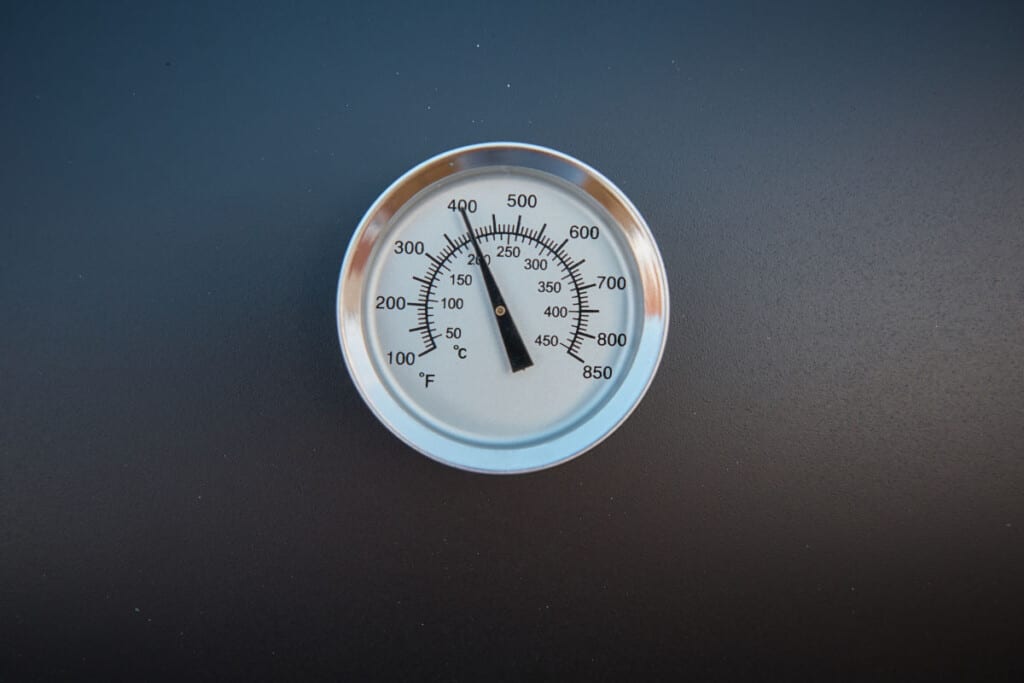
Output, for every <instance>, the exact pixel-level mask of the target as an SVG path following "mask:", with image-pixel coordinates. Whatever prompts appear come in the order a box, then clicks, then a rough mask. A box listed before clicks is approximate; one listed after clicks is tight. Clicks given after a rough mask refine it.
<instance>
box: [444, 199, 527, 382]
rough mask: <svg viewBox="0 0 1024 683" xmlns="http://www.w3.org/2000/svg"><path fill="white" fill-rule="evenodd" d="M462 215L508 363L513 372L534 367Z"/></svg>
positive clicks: (467, 222)
mask: <svg viewBox="0 0 1024 683" xmlns="http://www.w3.org/2000/svg"><path fill="white" fill-rule="evenodd" d="M459 211H460V212H461V213H462V220H463V222H465V224H466V230H468V231H469V239H470V241H472V242H473V249H475V250H476V261H477V263H479V264H480V272H481V273H483V275H484V284H486V285H487V296H489V297H490V298H491V310H493V311H494V320H495V322H497V323H498V331H499V332H501V341H502V342H504V344H505V353H507V354H508V363H509V365H511V366H512V372H519V371H520V370H525V369H526V368H528V367H530V366H531V365H533V360H532V359H531V358H530V352H529V351H527V350H526V344H524V343H523V338H522V337H521V336H519V330H518V329H517V328H516V324H515V323H514V322H513V321H512V313H511V312H510V311H509V310H508V305H507V304H506V303H505V298H504V297H503V296H502V295H501V290H500V289H498V283H497V282H495V281H494V275H493V274H492V273H491V267H490V266H488V265H487V259H485V258H484V253H483V252H482V251H481V250H480V243H479V242H477V240H476V235H474V234H473V226H472V225H470V222H469V216H468V215H467V214H466V210H465V209H459Z"/></svg>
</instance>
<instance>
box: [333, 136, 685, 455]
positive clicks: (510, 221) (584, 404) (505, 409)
mask: <svg viewBox="0 0 1024 683" xmlns="http://www.w3.org/2000/svg"><path fill="white" fill-rule="evenodd" d="M668 312H669V308H668V285H667V281H666V277H665V268H664V265H663V263H662V259H661V255H660V253H659V252H658V248H657V246H656V245H655V242H654V239H653V237H652V235H651V232H650V230H649V229H648V227H647V224H646V223H645V222H644V219H643V218H642V217H641V215H640V213H639V212H638V211H637V209H636V208H635V207H634V206H633V204H632V203H631V202H630V201H629V199H627V198H626V196H625V195H624V194H623V193H622V192H621V191H620V190H619V189H618V188H616V187H615V186H614V185H613V184H612V183H611V182H610V181H609V180H608V179H606V178H605V177H604V176H603V175H601V174H600V173H598V172H597V171H595V170H594V169H592V168H590V167H589V166H587V165H586V164H584V163H582V162H580V161H578V160H576V159H574V158H572V157H570V156H568V155H565V154H562V153H560V152H556V151H554V150H551V149H546V148H543V147H538V146H534V145H527V144H520V143H507V142H500V143H487V144H480V145H473V146H470V147H462V148H459V149H455V150H452V151H449V152H445V153H443V154H440V155H438V156H436V157H434V158H432V159H429V160H427V161H425V162H423V163H422V164H420V165H419V166H416V167H415V168H413V169H412V170H410V171H409V172H407V173H406V174H405V175H403V176H402V177H401V178H399V179H398V180H397V181H395V182H394V183H393V184H392V185H391V187H389V188H388V189H387V190H385V191H384V193H383V194H382V195H381V196H380V197H379V198H378V199H377V201H376V202H374V204H373V205H372V206H371V207H370V209H369V211H367V213H366V215H365V216H364V217H363V219H362V222H361V223H360V224H359V227H358V228H357V229H356V232H355V234H354V236H353V237H352V241H351V243H350V244H349V247H348V251H347V253H346V255H345V260H344V263H343V264H342V268H341V276H340V278H339V283H338V299H337V316H338V334H339V337H340V339H341V347H342V351H343V354H344V357H345V362H346V365H347V366H348V370H349V373H350V374H351V376H352V379H353V381H354V382H355V384H356V386H357V387H358V389H359V392H360V394H361V395H362V397H363V398H364V399H365V401H366V403H367V404H368V405H369V406H370V408H371V410H372V411H373V412H374V414H376V416H377V417H378V418H379V419H380V420H381V422H383V423H384V425H385V426H387V428H388V429H390V430H391V431H392V432H393V433H394V434H395V435H396V436H398V437H399V438H400V439H402V440H403V441H404V442H405V443H407V444H408V445H409V446H411V447H413V448H415V449H416V450H418V451H420V452H421V453H423V454H425V455H427V456H429V457H431V458H434V459H435V460H438V461H440V462H443V463H446V464H448V465H452V466H454V467H459V468H462V469H467V470H473V471H477V472H488V473H516V472H528V471H532V470H537V469H542V468H545V467H550V466H552V465H556V464H558V463H561V462H565V461H566V460H569V459H571V458H573V457H575V456H577V455H579V454H581V453H583V452H584V451H586V450H588V449H589V448H591V447H593V446H594V445H596V444H597V443H599V442H600V441H601V440H603V439H604V438H605V437H607V436H608V435H609V434H610V433H612V432H613V431H614V430H615V429H616V428H617V427H618V426H619V425H620V424H621V423H622V421H623V420H625V419H626V417H628V416H629V414H630V413H631V412H632V411H633V409H634V408H635V407H636V405H637V404H638V402H639V401H640V399H641V398H642V397H643V395H644V393H645V391H646V390H647V387H648V385H649V384H650V382H651V379H652V378H653V376H654V373H655V371H656V370H657V367H658V364H659V362H660V360H661V355H662V350H663V348H664V345H665V339H666V334H667V331H668Z"/></svg>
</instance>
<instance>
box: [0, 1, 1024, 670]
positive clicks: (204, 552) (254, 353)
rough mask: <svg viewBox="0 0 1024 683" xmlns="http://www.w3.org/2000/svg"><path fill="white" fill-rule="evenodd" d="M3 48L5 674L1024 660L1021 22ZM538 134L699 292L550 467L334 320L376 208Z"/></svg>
mask: <svg viewBox="0 0 1024 683" xmlns="http://www.w3.org/2000/svg"><path fill="white" fill-rule="evenodd" d="M820 5H827V7H822V6H820ZM892 5H897V6H896V7H893V6H892ZM0 26H2V27H3V28H2V29H0V37H2V39H0V64H2V69H0V94H2V96H0V150H2V151H0V153H2V159H3V161H2V163H0V679H3V680H12V681H14V680H28V679H36V678H41V677H42V678H47V677H63V676H66V677H69V678H76V679H82V678H83V677H84V676H86V675H105V676H109V677H113V678H122V677H132V678H134V679H137V680H146V679H159V678H190V679H194V678H222V677H225V676H252V677H264V676H267V675H271V676H275V675H276V676H281V677H285V676H288V677H291V678H293V679H314V678H349V679H350V680H361V679H364V678H367V677H372V676H374V675H379V676H385V677H389V678H407V679H417V678H424V679H438V680H485V679H488V678H507V679H523V678H526V677H530V676H533V677H553V678H561V679H564V678H569V677H580V678H583V677H587V678H602V677H609V678H624V677H626V676H627V675H630V676H631V677H633V678H634V679H635V678H644V677H647V678H650V677H651V675H653V674H666V675H671V674H678V673H687V674H691V675H693V676H695V677H701V678H730V677H734V678H739V679H744V680H749V679H752V678H761V677H768V676H774V675H778V674H780V673H785V674H788V675H790V676H792V677H797V678H807V679H818V680H820V679H821V678H823V677H828V676H829V675H834V674H837V673H841V674H843V675H845V676H846V677H849V678H862V679H865V680H877V679H879V678H889V679H892V680H906V679H907V678H908V677H911V678H912V677H914V675H921V676H928V677H935V676H942V675H951V676H954V677H960V676H963V677H968V675H972V676H973V675H977V674H979V673H982V672H984V673H987V674H989V675H991V676H993V677H994V678H999V677H1006V678H1011V677H1012V675H1013V674H1014V673H1016V674H1018V675H1019V674H1020V673H1021V671H1022V669H1021V666H1020V663H1021V659H1020V653H1019V648H1020V644H1021V637H1022V633H1024V538H1022V533H1024V457H1022V454H1024V165H1022V163H1021V160H1022V159H1024V88H1022V83H1024V9H1022V6H1021V4H1020V3H1005V4H998V3H982V4H978V3H936V2H923V3H914V4H912V3H878V4H876V5H865V4H864V3H842V4H833V3H787V4H786V5H785V6H778V3H764V4H760V3H757V4H748V3H732V2H730V3H724V4H723V3H716V4H713V5H712V4H711V3H708V5H707V6H705V5H704V4H675V3H672V4H666V5H648V6H633V5H630V4H628V3H603V2H591V3H581V4H577V5H567V4H562V3H550V5H549V4H547V3H537V4H532V3H525V4H524V3H516V4H508V5H503V6H496V5H494V6H491V5H487V4H483V3H480V4H477V3H464V2H463V3H448V4H443V5H439V4H437V3H431V4H430V5H429V6H426V5H424V6H414V7H403V6H389V5H385V4H382V3H373V4H372V5H368V6H365V7H349V6H346V5H345V4H344V3H318V4H307V5H303V6H302V7H299V8H293V7H288V6H271V5H266V4H254V3H244V4H241V5H238V6H229V5H221V4H217V5H214V6H207V7H197V6H192V5H191V4H182V5H177V4H167V5H162V6H153V5H152V4H151V3H123V4H120V3H119V4H115V3H101V4H98V5H97V6H86V5H84V4H81V3H70V4H65V5H59V4H57V5H54V4H46V5H41V4H37V3H33V4H28V3H26V4H5V5H4V6H3V7H2V8H0ZM495 139H511V140H521V141H526V142H534V143H538V144H543V145H548V146H551V147H554V148H556V149H560V150H563V151H565V152H568V153H570V154H572V155H575V156H577V157H579V158H580V159H582V160H584V161H585V162H587V163H589V164H592V165H594V166H595V167H596V168H598V169H599V170H601V171H602V172H604V173H605V174H607V175H608V176H609V177H610V178H612V180H613V181H615V182H616V183H617V184H619V185H620V187H622V189H623V190H624V191H625V192H626V193H627V194H628V195H629V196H630V197H631V198H632V199H633V201H634V202H635V203H636V204H637V205H638V206H639V207H640V209H641V211H643V212H644V214H645V216H646V218H647V219H648V221H649V223H650V224H651V227H652V229H653V231H654V233H655V236H656V237H657V239H658V241H659V243H660V246H661V248H662V251H663V253H664V256H665V260H666V265H667V268H668V272H669V280H670V288H671V295H672V328H671V330H670V337H669V344H668V348H667V350H666V354H665V359H664V362H663V364H662V368H661V371H660V374H659V375H658V377H657V378H656V380H655V382H654V384H653V386H652V388H651V391H650V393H649V394H648V396H647V398H646V399H645V401H644V402H643V403H642V404H641V406H640V408H639V409H638V411H637V413H635V414H634V416H633V417H632V418H631V419H630V420H629V421H628V422H627V423H626V424H625V425H624V426H623V427H622V428H621V429H620V430H619V431H618V432H617V433H616V434H615V435H614V436H613V437H611V438H610V439H609V440H608V441H606V442H605V443H604V444H602V445H601V446H600V447H599V448H597V449H596V450H594V451H593V452H591V453H589V454H587V455H586V456H584V457H582V458H580V459H578V460H576V461H573V462H572V463H570V464H568V465H565V466H563V467H559V468H556V469H554V470H551V471H546V472H543V473H539V474H534V475H528V476H522V477H515V478H494V477H485V476H479V475H472V474H467V473H464V472H459V471H456V470H453V469H448V468H445V467H443V466H440V465H438V464H436V463H433V462H431V461H429V460H427V459H426V458H423V457H421V456H418V455H416V454H415V453H413V452H412V451H410V450H409V449H407V448H405V447H404V446H402V445H401V444H400V443H399V442H398V441H397V440H396V439H394V438H393V437H391V436H390V435H389V434H388V433H387V432H386V430H385V429H384V428H383V427H381V426H380V425H379V424H377V423H376V422H375V420H374V419H373V417H372V416H371V414H370V412H369V410H368V409H367V408H366V407H365V406H364V405H363V404H362V403H361V401H360V400H359V397H358V396H357V394H356V391H355V389H354V388H353V386H352V384H351V382H350V380H349V378H348V377H347V375H346V374H345V371H344V367H343V364H342V360H341V355H340V352H339V349H338V342H337V339H336V333H335V326H334V311H333V301H334V290H335V285H336V279H337V274H338V268H339V265H340V263H341V258H342V255H343V252H344V249H345V246H346V244H347V241H348V238H349V236H350V235H351V232H352V230H353V229H354V228H355V226H356V223H357V222H358V220H359V218H360V216H361V215H362V212H363V211H364V210H365V209H366V208H367V207H368V206H369V205H370V203H371V202H372V200H373V199H374V198H375V197H376V195H377V193H379V192H380V191H381V190H383V189H384V187H386V186H387V184H388V183H390V182H391V181H392V180H393V179H394V178H395V177H397V176H398V175H399V174H400V173H402V172H404V171H405V170H406V169H407V168H409V167H411V166H412V165H413V164H415V163H417V162H419V161H421V160H423V159H425V158H427V157H428V156H430V155H432V154H435V153H437V152H440V151H443V150H445V149H448V148H451V147H455V146H458V145H462V144H467V143H472V142H479V141H487V140H495Z"/></svg>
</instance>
